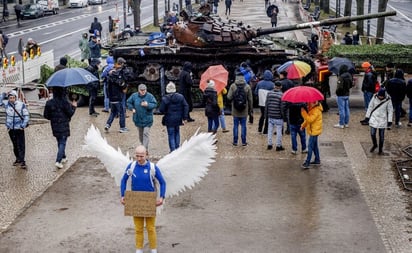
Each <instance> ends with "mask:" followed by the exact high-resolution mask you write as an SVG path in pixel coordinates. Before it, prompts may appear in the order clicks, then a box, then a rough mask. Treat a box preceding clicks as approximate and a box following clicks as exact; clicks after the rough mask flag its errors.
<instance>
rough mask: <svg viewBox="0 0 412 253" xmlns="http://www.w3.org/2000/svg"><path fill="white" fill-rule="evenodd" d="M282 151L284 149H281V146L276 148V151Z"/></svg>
mask: <svg viewBox="0 0 412 253" xmlns="http://www.w3.org/2000/svg"><path fill="white" fill-rule="evenodd" d="M283 150H285V148H284V147H282V146H278V147H276V151H283Z"/></svg>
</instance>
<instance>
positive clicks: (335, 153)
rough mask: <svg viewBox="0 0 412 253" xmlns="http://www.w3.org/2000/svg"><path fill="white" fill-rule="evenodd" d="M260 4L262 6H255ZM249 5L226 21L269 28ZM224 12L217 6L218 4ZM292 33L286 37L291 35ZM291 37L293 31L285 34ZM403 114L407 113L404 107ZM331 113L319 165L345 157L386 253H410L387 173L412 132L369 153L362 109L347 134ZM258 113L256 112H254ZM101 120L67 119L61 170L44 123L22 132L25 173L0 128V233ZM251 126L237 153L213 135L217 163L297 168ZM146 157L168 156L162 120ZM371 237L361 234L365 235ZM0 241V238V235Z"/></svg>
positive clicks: (287, 10) (125, 137) (405, 195)
mask: <svg viewBox="0 0 412 253" xmlns="http://www.w3.org/2000/svg"><path fill="white" fill-rule="evenodd" d="M259 4H260V3H259ZM259 4H256V3H255V1H253V0H244V2H239V1H235V2H234V4H233V7H232V18H238V19H240V17H242V18H245V19H244V21H245V23H248V22H251V23H253V24H255V25H261V26H262V27H269V26H270V22H269V19H268V18H267V17H266V14H265V12H264V9H263V5H264V4H263V1H262V3H261V5H259ZM278 4H279V5H280V10H281V11H280V17H279V25H282V24H286V23H289V22H293V21H294V18H293V16H292V14H293V13H294V12H295V7H296V6H294V4H284V3H283V5H284V6H282V5H281V3H278ZM219 8H220V10H219V12H220V11H222V9H223V8H224V4H223V2H221V4H220V6H219ZM252 11H253V13H255V12H261V15H253V17H254V18H252V17H251V16H252V15H246V14H247V13H252ZM291 34H292V35H291ZM288 35H290V36H292V37H293V36H296V35H293V33H288ZM405 108H407V107H405ZM336 112H337V111H336V108H332V109H331V110H330V111H329V112H327V113H324V133H323V134H322V136H321V137H320V149H321V154H322V163H323V164H325V165H326V166H328V167H331V168H334V166H335V165H338V164H339V161H341V159H342V157H345V160H344V161H345V162H347V163H348V164H349V166H350V168H351V170H352V172H353V175H354V177H355V178H356V182H353V183H357V184H358V185H359V188H360V190H361V192H362V196H363V198H364V200H365V202H366V204H367V207H368V208H369V211H370V213H371V215H372V217H373V220H374V222H375V225H376V227H377V231H378V232H379V234H380V236H381V239H382V242H383V244H384V245H385V247H386V250H387V252H402V253H403V252H412V250H411V248H412V247H411V241H412V235H411V233H412V215H411V213H410V210H411V209H410V208H411V203H412V201H411V193H410V192H407V191H404V190H403V188H402V187H401V185H400V183H399V178H398V175H397V173H396V172H395V170H394V168H393V161H394V160H398V159H406V158H407V157H406V155H404V154H403V153H402V152H401V151H400V148H402V147H405V146H408V145H410V144H411V143H410V142H411V141H410V140H411V139H412V138H411V137H412V136H411V135H412V129H411V128H408V127H406V123H407V122H406V121H405V119H403V127H402V128H399V129H398V128H394V129H393V130H391V131H387V132H386V139H387V141H386V142H385V148H384V149H385V155H383V156H378V155H377V154H371V153H369V151H368V150H369V147H370V137H369V131H368V130H369V129H368V128H367V127H365V126H360V124H359V120H360V119H362V118H363V112H362V110H361V109H356V108H355V109H353V110H352V114H351V121H350V127H349V128H347V129H335V128H333V127H332V126H333V125H334V124H336V122H337V115H336ZM203 115H204V113H203V111H201V110H198V111H196V112H195V113H193V117H195V119H196V121H195V122H194V123H190V124H188V125H187V126H184V127H183V128H182V139H187V138H188V137H190V136H191V135H192V134H193V133H194V132H195V130H196V129H197V128H198V127H200V128H201V130H206V122H205V119H204V116H203ZM256 115H258V113H256ZM106 117H107V115H106V114H103V113H102V114H101V115H100V116H99V117H97V118H90V117H89V116H88V115H87V108H79V109H78V111H77V112H76V114H75V117H74V118H73V121H72V136H71V137H70V138H69V141H68V146H67V153H68V154H69V156H68V158H69V162H68V163H67V165H66V166H65V168H64V169H62V170H59V171H55V170H54V159H55V153H56V143H55V142H56V141H55V139H54V138H53V137H52V135H51V130H50V126H49V124H35V125H32V126H30V127H29V129H28V130H27V132H26V141H27V149H26V157H27V163H28V166H29V168H28V169H27V171H24V170H19V169H16V168H14V167H13V166H12V165H11V163H12V162H13V161H14V157H13V154H12V151H11V144H10V141H9V137H8V135H7V132H6V131H5V129H4V128H1V129H0V137H1V140H2V144H1V145H0V152H1V154H2V156H1V157H2V159H1V161H0V231H2V232H3V231H6V230H7V229H8V228H9V226H10V225H11V224H12V223H13V222H14V221H16V218H17V217H18V216H19V215H20V214H22V213H23V212H25V211H26V210H27V208H29V207H30V205H31V204H32V203H33V201H35V200H36V199H37V198H38V197H39V196H41V195H42V194H43V193H44V192H45V191H46V190H47V189H48V188H49V187H50V186H51V185H53V183H54V182H56V180H58V178H59V177H60V176H62V175H63V174H64V173H65V172H66V171H67V169H68V168H69V167H70V166H71V165H72V164H73V163H74V162H75V161H76V160H77V159H78V158H80V157H84V156H87V154H85V153H84V152H83V151H82V149H81V144H82V141H83V136H84V135H85V133H86V131H87V128H88V127H89V126H90V124H95V125H97V126H99V127H100V129H102V128H103V126H104V122H105V120H106ZM227 122H228V125H229V127H228V128H229V129H231V119H230V116H228V117H227ZM127 125H128V127H129V128H130V129H132V131H130V132H129V133H127V134H119V133H117V132H116V133H114V131H115V130H116V127H117V126H116V124H113V127H112V129H113V134H110V135H109V136H108V137H107V138H108V141H109V142H110V143H111V144H112V145H114V146H119V147H120V148H121V149H122V150H124V151H129V152H131V151H132V150H133V149H134V145H135V140H137V135H136V131H134V127H133V124H132V122H131V118H128V119H127ZM256 127H257V126H256V124H255V125H249V126H248V131H249V132H248V143H249V146H248V147H247V148H246V149H245V150H246V152H245V150H242V149H235V148H233V147H232V146H231V133H226V134H223V133H218V139H219V142H218V148H219V150H222V151H224V152H219V154H218V159H230V160H234V159H236V158H240V159H262V160H266V159H280V160H285V159H286V160H288V161H291V162H292V163H293V164H296V161H298V164H300V160H302V159H303V157H302V156H293V155H291V154H289V152H286V154H285V155H284V156H283V155H277V156H276V157H274V155H273V153H270V152H267V151H266V142H265V138H264V137H262V136H260V135H258V134H257V131H256ZM152 136H153V137H155V138H152V143H151V148H150V152H151V154H152V156H153V157H155V158H160V157H162V156H163V155H165V154H166V153H167V152H168V148H167V141H166V133H165V129H164V127H162V126H161V124H160V116H156V119H155V125H154V126H153V129H152ZM285 147H286V150H290V143H289V142H288V141H285ZM368 232H369V231H364V233H368ZM0 237H1V236H0Z"/></svg>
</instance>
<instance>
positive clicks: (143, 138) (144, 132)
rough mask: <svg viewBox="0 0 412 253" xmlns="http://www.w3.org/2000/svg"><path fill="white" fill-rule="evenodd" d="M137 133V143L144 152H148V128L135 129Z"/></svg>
mask: <svg viewBox="0 0 412 253" xmlns="http://www.w3.org/2000/svg"><path fill="white" fill-rule="evenodd" d="M137 132H138V133H139V141H140V143H141V144H143V146H145V148H146V150H149V138H150V127H137Z"/></svg>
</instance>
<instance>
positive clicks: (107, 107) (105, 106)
mask: <svg viewBox="0 0 412 253" xmlns="http://www.w3.org/2000/svg"><path fill="white" fill-rule="evenodd" d="M103 94H104V100H103V104H104V110H105V111H108V110H109V109H110V100H109V97H108V96H107V82H104V87H103Z"/></svg>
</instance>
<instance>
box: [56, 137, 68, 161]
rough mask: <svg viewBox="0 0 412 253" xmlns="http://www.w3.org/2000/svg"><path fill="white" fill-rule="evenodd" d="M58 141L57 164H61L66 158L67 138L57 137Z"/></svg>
mask: <svg viewBox="0 0 412 253" xmlns="http://www.w3.org/2000/svg"><path fill="white" fill-rule="evenodd" d="M56 140H57V157H56V162H59V163H61V162H62V159H63V158H66V143H67V136H60V137H56Z"/></svg>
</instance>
